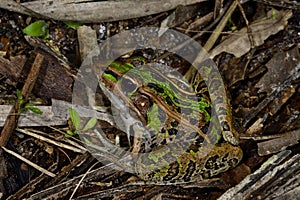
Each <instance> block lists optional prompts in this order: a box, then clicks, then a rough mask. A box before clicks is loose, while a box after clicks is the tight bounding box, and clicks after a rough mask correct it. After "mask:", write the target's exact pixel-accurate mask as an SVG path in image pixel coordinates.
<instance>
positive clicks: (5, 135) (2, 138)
mask: <svg viewBox="0 0 300 200" xmlns="http://www.w3.org/2000/svg"><path fill="white" fill-rule="evenodd" d="M43 60H44V56H42V55H41V54H37V55H36V58H35V60H34V63H33V65H32V68H31V70H30V73H29V74H28V77H27V79H26V82H25V84H24V86H23V89H22V92H21V94H22V97H23V98H24V102H26V101H27V99H28V96H29V94H30V93H31V91H32V89H33V86H34V84H35V81H36V79H37V77H38V74H39V71H40V68H41V66H42V62H43ZM18 108H19V102H18V101H16V102H15V105H14V107H13V108H12V109H11V110H10V115H9V116H8V117H7V119H6V121H5V124H4V126H3V130H2V132H1V135H0V146H6V144H7V142H8V141H9V138H10V136H11V135H12V133H13V131H14V130H15V128H16V127H17V125H18V119H19V117H20V116H19V115H15V113H18Z"/></svg>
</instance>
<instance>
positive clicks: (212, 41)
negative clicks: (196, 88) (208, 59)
mask: <svg viewBox="0 0 300 200" xmlns="http://www.w3.org/2000/svg"><path fill="white" fill-rule="evenodd" d="M237 4H238V3H237V1H233V2H232V4H231V6H230V7H229V9H228V10H227V12H226V13H225V15H224V17H223V18H222V20H221V21H220V23H219V24H218V26H217V28H216V29H215V30H214V32H213V33H212V35H211V36H210V37H209V39H208V41H207V42H206V44H205V46H204V49H205V50H206V51H209V50H210V49H211V48H212V46H213V45H214V44H215V42H216V40H217V39H218V37H219V36H220V34H221V33H222V31H223V29H224V27H225V25H226V23H227V22H228V19H229V18H230V16H231V14H232V13H233V11H234V10H235V8H236V6H237ZM206 51H201V52H200V54H199V55H198V56H197V58H196V59H195V60H194V63H201V61H202V60H203V58H204V57H205V53H206ZM194 66H197V65H194ZM195 73H196V69H194V68H190V69H189V70H188V71H187V73H186V74H185V78H186V79H187V80H192V78H193V77H194V76H195Z"/></svg>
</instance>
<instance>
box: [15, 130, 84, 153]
mask: <svg viewBox="0 0 300 200" xmlns="http://www.w3.org/2000/svg"><path fill="white" fill-rule="evenodd" d="M16 130H17V131H19V132H21V133H24V134H26V135H30V136H32V137H34V138H37V139H39V140H42V141H45V142H48V143H50V144H54V145H56V146H58V147H62V148H65V149H69V150H71V151H74V152H76V153H84V151H83V150H82V149H78V148H75V147H73V146H70V145H67V144H64V143H61V142H57V141H54V140H51V139H48V138H46V137H44V136H41V135H38V134H35V133H33V132H31V131H28V130H24V129H19V128H17V129H16Z"/></svg>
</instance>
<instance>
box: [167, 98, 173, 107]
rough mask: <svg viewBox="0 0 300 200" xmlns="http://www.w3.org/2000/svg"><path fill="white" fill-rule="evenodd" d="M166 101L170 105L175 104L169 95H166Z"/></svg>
mask: <svg viewBox="0 0 300 200" xmlns="http://www.w3.org/2000/svg"><path fill="white" fill-rule="evenodd" d="M166 102H167V104H168V105H169V106H173V102H172V100H171V98H170V97H169V96H167V97H166Z"/></svg>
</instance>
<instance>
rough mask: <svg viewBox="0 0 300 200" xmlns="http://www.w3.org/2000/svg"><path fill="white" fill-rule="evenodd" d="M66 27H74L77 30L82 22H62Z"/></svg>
mask: <svg viewBox="0 0 300 200" xmlns="http://www.w3.org/2000/svg"><path fill="white" fill-rule="evenodd" d="M64 23H65V24H66V25H67V26H68V27H70V28H72V29H74V30H77V28H78V27H79V26H81V25H82V24H83V23H80V22H64Z"/></svg>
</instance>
